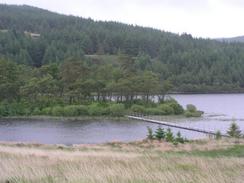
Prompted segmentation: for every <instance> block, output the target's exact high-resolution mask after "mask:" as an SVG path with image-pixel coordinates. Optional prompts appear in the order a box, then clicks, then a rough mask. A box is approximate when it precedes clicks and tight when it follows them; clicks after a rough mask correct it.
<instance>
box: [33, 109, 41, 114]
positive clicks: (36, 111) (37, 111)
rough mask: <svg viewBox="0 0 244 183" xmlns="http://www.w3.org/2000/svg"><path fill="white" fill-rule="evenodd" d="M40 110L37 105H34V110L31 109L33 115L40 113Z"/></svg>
mask: <svg viewBox="0 0 244 183" xmlns="http://www.w3.org/2000/svg"><path fill="white" fill-rule="evenodd" d="M41 113H42V112H41V110H40V109H39V108H38V107H35V108H34V110H33V111H32V114H33V115H41Z"/></svg>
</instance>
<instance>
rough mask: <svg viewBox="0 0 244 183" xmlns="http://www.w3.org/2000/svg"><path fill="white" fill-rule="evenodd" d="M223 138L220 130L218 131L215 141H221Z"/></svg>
mask: <svg viewBox="0 0 244 183" xmlns="http://www.w3.org/2000/svg"><path fill="white" fill-rule="evenodd" d="M221 137H222V134H221V132H220V131H219V130H218V131H217V132H216V135H215V139H216V140H220V139H221Z"/></svg>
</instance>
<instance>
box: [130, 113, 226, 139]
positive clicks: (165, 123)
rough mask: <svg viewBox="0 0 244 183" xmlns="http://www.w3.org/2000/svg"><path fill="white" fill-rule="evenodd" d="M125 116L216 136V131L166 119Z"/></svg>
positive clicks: (223, 135)
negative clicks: (183, 124)
mask: <svg viewBox="0 0 244 183" xmlns="http://www.w3.org/2000/svg"><path fill="white" fill-rule="evenodd" d="M127 117H128V118H129V119H133V120H139V121H145V122H148V123H154V124H158V125H163V126H168V127H172V128H178V129H183V130H188V131H194V132H199V133H204V134H207V135H213V136H216V134H217V133H216V132H213V131H209V130H203V129H198V128H192V127H186V126H182V125H179V124H175V123H169V122H166V121H159V120H155V119H150V118H147V117H146V116H143V115H129V116H127ZM221 136H222V137H229V136H228V135H225V134H221Z"/></svg>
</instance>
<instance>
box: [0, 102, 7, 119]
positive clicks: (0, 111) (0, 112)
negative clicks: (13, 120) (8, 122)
mask: <svg viewBox="0 0 244 183" xmlns="http://www.w3.org/2000/svg"><path fill="white" fill-rule="evenodd" d="M8 115H9V111H8V106H7V104H5V103H2V104H1V105H0V116H8Z"/></svg>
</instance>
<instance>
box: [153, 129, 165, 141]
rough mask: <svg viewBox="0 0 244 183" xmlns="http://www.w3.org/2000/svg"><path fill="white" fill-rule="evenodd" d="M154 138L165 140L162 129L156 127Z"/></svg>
mask: <svg viewBox="0 0 244 183" xmlns="http://www.w3.org/2000/svg"><path fill="white" fill-rule="evenodd" d="M155 138H156V139H158V140H162V139H164V138H165V132H164V129H163V128H161V127H158V128H157V130H156V132H155Z"/></svg>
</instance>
